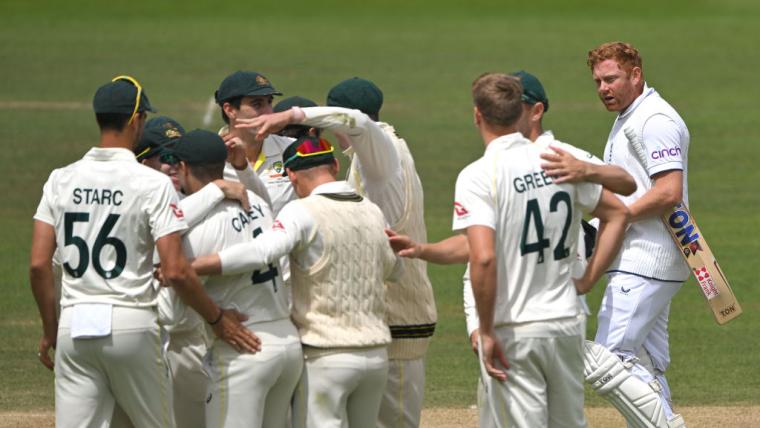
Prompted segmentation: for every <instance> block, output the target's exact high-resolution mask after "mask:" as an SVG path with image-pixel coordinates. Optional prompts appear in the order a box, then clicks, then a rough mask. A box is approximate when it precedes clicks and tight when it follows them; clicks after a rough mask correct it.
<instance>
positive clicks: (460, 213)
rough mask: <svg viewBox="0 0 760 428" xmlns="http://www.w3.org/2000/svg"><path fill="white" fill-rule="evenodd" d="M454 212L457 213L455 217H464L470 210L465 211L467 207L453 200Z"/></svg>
mask: <svg viewBox="0 0 760 428" xmlns="http://www.w3.org/2000/svg"><path fill="white" fill-rule="evenodd" d="M454 214H456V215H457V218H464V217H467V216H468V215H470V212H469V211H467V208H465V207H464V205H462V204H460V203H459V202H454Z"/></svg>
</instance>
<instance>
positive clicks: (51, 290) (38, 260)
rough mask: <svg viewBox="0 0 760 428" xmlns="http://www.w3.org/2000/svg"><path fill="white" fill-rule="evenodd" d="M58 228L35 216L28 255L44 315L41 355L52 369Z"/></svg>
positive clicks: (55, 328) (38, 305) (38, 307)
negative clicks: (54, 258) (54, 273)
mask: <svg viewBox="0 0 760 428" xmlns="http://www.w3.org/2000/svg"><path fill="white" fill-rule="evenodd" d="M55 248H56V243H55V228H54V227H53V226H52V225H50V224H48V223H45V222H42V221H39V220H36V221H35V222H34V231H33V232H32V249H31V254H30V257H29V282H30V284H31V287H32V294H34V300H35V301H36V302H37V309H38V310H39V312H40V318H41V319H42V338H40V343H39V348H38V351H37V352H38V358H39V360H40V362H42V364H43V365H44V366H45V367H47V368H49V369H51V370H52V369H53V360H52V359H51V358H50V355H49V351H50V348H55V345H56V338H57V334H58V319H57V317H56V313H55V306H56V302H55V285H54V281H53V253H54V252H55Z"/></svg>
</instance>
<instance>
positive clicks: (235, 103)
mask: <svg viewBox="0 0 760 428" xmlns="http://www.w3.org/2000/svg"><path fill="white" fill-rule="evenodd" d="M242 101H243V96H242V95H241V96H239V97H233V98H230V99H228V100H224V101H222V105H221V106H219V107H220V110H221V111H222V120H224V123H226V124H227V125H229V124H230V118H229V117H227V114H226V113H224V103H230V105H231V106H232V107H234V108H235V109H236V110H240V103H241V102H242Z"/></svg>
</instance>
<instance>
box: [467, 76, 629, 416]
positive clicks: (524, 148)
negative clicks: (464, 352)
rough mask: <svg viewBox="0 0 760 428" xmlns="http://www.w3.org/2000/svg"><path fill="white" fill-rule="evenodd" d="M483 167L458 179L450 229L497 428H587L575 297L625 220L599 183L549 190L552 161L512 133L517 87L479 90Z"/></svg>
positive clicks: (613, 245)
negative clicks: (589, 237)
mask: <svg viewBox="0 0 760 428" xmlns="http://www.w3.org/2000/svg"><path fill="white" fill-rule="evenodd" d="M472 91H473V100H474V104H475V113H474V114H475V124H476V126H477V127H478V130H479V131H480V134H481V137H482V138H483V141H484V142H485V144H486V151H485V154H484V155H483V157H482V158H480V159H479V160H477V161H475V162H474V163H472V164H470V165H469V166H467V167H466V168H465V169H464V170H462V172H461V173H460V175H459V177H458V179H457V185H456V195H455V203H454V221H453V229H454V230H462V231H465V233H466V235H467V239H468V243H469V251H470V274H471V281H472V289H473V293H474V295H475V301H476V306H477V310H478V315H479V319H480V349H479V352H480V355H481V372H482V376H483V378H484V383H485V389H486V393H487V394H488V401H489V405H490V406H491V412H492V416H493V422H494V423H495V425H496V426H499V427H504V426H517V427H540V426H549V427H583V426H586V420H585V416H584V414H583V337H584V332H583V331H582V326H583V317H582V316H581V308H580V306H579V305H578V299H577V297H576V295H577V294H578V293H585V292H587V291H588V290H589V289H590V288H591V286H593V284H594V282H595V281H596V280H597V279H598V278H599V277H600V276H601V274H602V273H603V272H604V269H605V268H606V267H607V265H608V264H609V262H610V261H611V260H612V258H613V257H614V255H615V254H616V253H617V250H618V249H619V246H620V243H621V242H622V236H623V232H624V230H625V226H626V224H627V219H628V211H627V209H626V208H625V206H624V205H623V204H622V203H621V202H620V201H618V200H617V198H615V197H614V196H613V195H612V193H610V192H609V191H607V190H604V189H603V188H602V186H601V185H599V184H595V183H562V184H556V183H553V181H552V179H551V178H550V177H549V176H548V175H547V174H546V173H545V171H543V169H542V168H541V164H542V163H543V161H542V160H541V158H540V155H541V153H542V152H543V151H544V150H545V147H542V145H540V144H534V143H532V142H531V141H530V140H528V139H526V138H524V137H523V136H522V134H520V133H519V132H517V129H516V123H517V121H518V120H519V119H520V117H521V115H522V112H523V106H522V101H521V96H522V92H523V89H522V86H521V84H520V81H519V80H518V79H517V78H515V77H513V76H508V75H506V74H485V75H483V76H481V77H479V78H478V79H477V80H476V81H475V82H474V83H473V88H472ZM583 212H586V213H591V214H593V215H595V216H596V217H598V218H599V219H600V221H601V226H600V230H599V235H598V243H597V250H596V252H595V253H594V255H593V256H592V257H591V259H590V260H589V264H588V266H587V267H586V270H585V272H584V273H583V275H582V276H581V277H580V278H579V279H577V280H573V279H572V278H571V274H572V269H573V266H574V265H575V263H576V254H577V245H578V236H579V230H578V229H579V228H580V219H581V215H582V213H583Z"/></svg>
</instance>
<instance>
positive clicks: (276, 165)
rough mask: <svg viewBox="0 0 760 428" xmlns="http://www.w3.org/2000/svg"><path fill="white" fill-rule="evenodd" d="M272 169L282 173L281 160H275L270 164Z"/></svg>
mask: <svg viewBox="0 0 760 428" xmlns="http://www.w3.org/2000/svg"><path fill="white" fill-rule="evenodd" d="M272 169H273V170H274V172H276V173H277V174H282V162H281V161H277V162H275V163H273V164H272Z"/></svg>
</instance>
